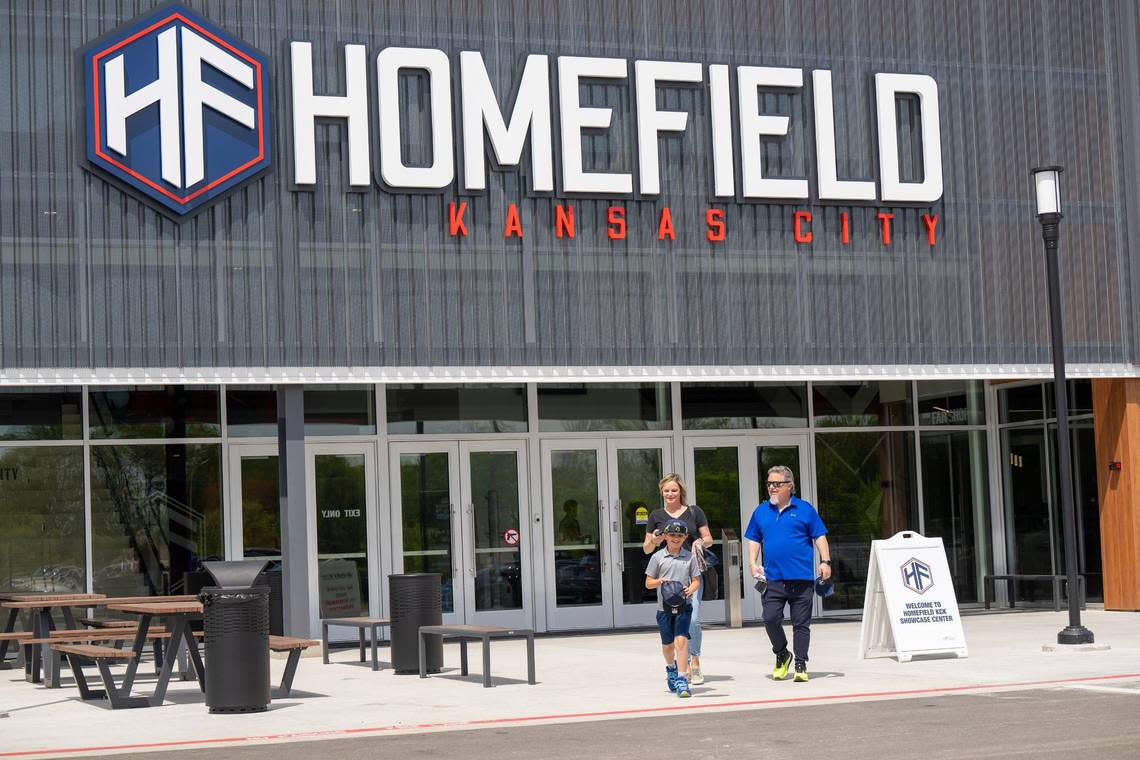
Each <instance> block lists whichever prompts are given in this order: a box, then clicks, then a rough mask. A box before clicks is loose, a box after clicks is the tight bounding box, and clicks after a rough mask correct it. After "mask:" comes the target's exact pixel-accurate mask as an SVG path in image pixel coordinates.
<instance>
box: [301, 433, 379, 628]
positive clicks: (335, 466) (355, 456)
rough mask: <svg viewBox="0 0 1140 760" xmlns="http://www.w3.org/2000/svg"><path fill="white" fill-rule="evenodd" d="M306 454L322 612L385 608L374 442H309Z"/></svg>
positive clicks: (322, 615)
mask: <svg viewBox="0 0 1140 760" xmlns="http://www.w3.org/2000/svg"><path fill="white" fill-rule="evenodd" d="M305 457H306V464H307V467H308V472H307V473H306V474H307V478H306V481H307V484H308V490H309V498H308V505H309V541H310V546H313V544H314V543H315V548H316V551H315V555H316V572H315V576H316V579H317V616H318V617H319V618H328V617H354V616H361V615H368V614H369V612H370V610H379V609H380V608H381V590H380V585H381V584H380V583H379V582H378V581H379V579H380V562H379V551H378V549H377V544H378V541H377V536H378V535H379V530H378V521H377V516H376V496H375V486H374V483H375V482H376V472H375V448H374V447H373V445H372V444H370V443H336V444H331V443H320V444H308V445H307V446H306V447H305ZM314 540H315V541H314ZM314 630H316V628H314Z"/></svg>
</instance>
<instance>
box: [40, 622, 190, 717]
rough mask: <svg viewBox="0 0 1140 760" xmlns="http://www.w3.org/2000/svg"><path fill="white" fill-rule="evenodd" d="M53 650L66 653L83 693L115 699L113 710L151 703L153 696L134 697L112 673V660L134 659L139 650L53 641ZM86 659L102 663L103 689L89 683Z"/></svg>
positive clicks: (112, 703)
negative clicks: (117, 682) (84, 671)
mask: <svg viewBox="0 0 1140 760" xmlns="http://www.w3.org/2000/svg"><path fill="white" fill-rule="evenodd" d="M166 635H167V636H169V635H170V634H166ZM51 651H52V652H53V653H54V654H56V655H63V656H65V657H66V658H67V662H68V664H69V665H70V666H71V672H72V673H73V674H74V675H75V683H76V685H77V686H79V696H80V698H82V699H84V700H92V699H104V698H106V699H107V700H108V701H109V702H110V703H111V709H112V710H118V709H120V708H129V707H149V706H150V700H149V699H147V698H146V697H130V696H127V694H126V693H124V690H123V689H120V688H119V687H118V686H116V685H115V678H114V676H112V675H111V668H110V664H109V663H111V662H117V661H120V660H122V661H126V660H133V659H134V658H135V653H134V652H132V651H131V650H129V649H127V650H124V649H116V648H115V647H104V646H96V645H94V644H72V643H53V644H52V645H51ZM85 660H91V661H94V662H95V664H96V665H97V666H98V667H99V676H100V677H101V678H102V679H103V690H102V691H100V690H98V689H92V688H90V687H89V686H88V685H87V677H86V676H84V675H83V665H84V661H85Z"/></svg>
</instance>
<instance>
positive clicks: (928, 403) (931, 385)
mask: <svg viewBox="0 0 1140 760" xmlns="http://www.w3.org/2000/svg"><path fill="white" fill-rule="evenodd" d="M918 424H919V425H984V424H986V406H985V394H984V384H983V383H982V381H981V380H929V381H926V380H924V381H920V382H919V383H918Z"/></svg>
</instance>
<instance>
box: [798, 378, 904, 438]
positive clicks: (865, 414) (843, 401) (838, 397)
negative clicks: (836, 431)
mask: <svg viewBox="0 0 1140 760" xmlns="http://www.w3.org/2000/svg"><path fill="white" fill-rule="evenodd" d="M910 386H911V384H910V381H909V380H887V381H884V382H868V383H841V384H836V385H827V384H823V383H815V384H813V385H812V403H813V404H814V406H815V424H816V425H818V426H820V427H875V426H878V425H910V424H911V419H912V415H911V400H910Z"/></svg>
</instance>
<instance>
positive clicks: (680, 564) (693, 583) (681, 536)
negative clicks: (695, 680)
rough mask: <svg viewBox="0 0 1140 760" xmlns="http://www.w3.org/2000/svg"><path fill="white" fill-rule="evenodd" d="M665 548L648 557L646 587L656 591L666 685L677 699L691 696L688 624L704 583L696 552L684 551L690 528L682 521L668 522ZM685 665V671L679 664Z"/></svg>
mask: <svg viewBox="0 0 1140 760" xmlns="http://www.w3.org/2000/svg"><path fill="white" fill-rule="evenodd" d="M662 532H663V533H664V534H665V548H663V549H661V550H659V551H657V552H656V553H654V555H653V556H652V557H650V558H649V565H648V567H646V568H645V588H647V589H657V627H658V629H660V631H661V654H662V655H664V656H665V682H666V684H668V686H669V690H670V691H674V692H676V693H677V696H678V697H688V696H689V665H688V663H689V623H690V620H691V618H692V614H693V605H692V604H691V603H690V602H689V598H690V597H691V596H692V595H693V594H694V593H696V590H697V587H698V586H699V585H700V582H701V574H700V573H699V572H697V569H696V564H695V562H694V561H693V553H692V552H690V551H689V550H688V549H685V548H684V543H685V539H686V538H687V537H688V535H689V528H688V526H687V525H685V523H683V522H681V521H680V520H670V521H669V522H667V523H665V526H664V528H663V529H662ZM678 663H680V664H683V665H684V666H685V669H684V670H683V671H680V672H679V671H678V670H677V664H678Z"/></svg>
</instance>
